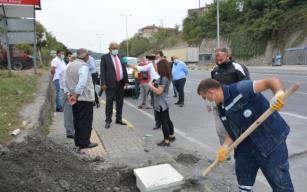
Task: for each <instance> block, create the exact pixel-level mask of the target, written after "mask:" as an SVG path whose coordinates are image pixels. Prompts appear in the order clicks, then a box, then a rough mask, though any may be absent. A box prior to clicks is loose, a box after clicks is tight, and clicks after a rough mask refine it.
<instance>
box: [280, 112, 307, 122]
mask: <svg viewBox="0 0 307 192" xmlns="http://www.w3.org/2000/svg"><path fill="white" fill-rule="evenodd" d="M280 113H281V114H282V115H288V116H291V117H296V118H299V119H305V120H307V117H306V116H303V115H298V114H295V113H289V112H280Z"/></svg>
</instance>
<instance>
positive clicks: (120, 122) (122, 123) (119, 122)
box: [115, 121, 127, 125]
mask: <svg viewBox="0 0 307 192" xmlns="http://www.w3.org/2000/svg"><path fill="white" fill-rule="evenodd" d="M115 123H116V124H119V125H127V123H125V122H123V121H115Z"/></svg>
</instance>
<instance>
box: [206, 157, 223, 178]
mask: <svg viewBox="0 0 307 192" xmlns="http://www.w3.org/2000/svg"><path fill="white" fill-rule="evenodd" d="M218 165H219V161H218V160H215V161H214V162H213V163H211V165H210V166H209V167H207V169H205V171H204V172H203V176H205V177H207V176H208V175H209V173H210V172H211V171H212V170H213V169H214V168H215V167H216V166H218Z"/></svg>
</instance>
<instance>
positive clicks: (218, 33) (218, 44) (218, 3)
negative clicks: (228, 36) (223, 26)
mask: <svg viewBox="0 0 307 192" xmlns="http://www.w3.org/2000/svg"><path fill="white" fill-rule="evenodd" d="M216 40H217V48H220V1H219V0H216Z"/></svg>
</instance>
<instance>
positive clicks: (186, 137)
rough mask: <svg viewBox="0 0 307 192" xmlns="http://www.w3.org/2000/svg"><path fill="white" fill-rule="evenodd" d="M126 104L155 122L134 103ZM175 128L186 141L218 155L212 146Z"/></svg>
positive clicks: (151, 116)
mask: <svg viewBox="0 0 307 192" xmlns="http://www.w3.org/2000/svg"><path fill="white" fill-rule="evenodd" d="M125 104H127V105H129V106H130V107H132V108H134V109H136V110H137V111H139V112H141V113H142V114H144V115H146V116H147V117H149V118H150V119H153V120H154V119H155V117H154V116H153V115H151V114H150V113H148V112H146V111H143V110H139V109H138V108H137V107H136V106H134V105H133V104H132V103H130V102H129V101H125ZM174 128H175V129H176V133H177V134H178V135H180V136H181V137H183V138H185V139H186V140H188V141H190V142H192V143H195V144H197V145H198V146H200V147H202V148H204V149H206V150H208V151H209V152H211V153H214V154H215V153H216V150H215V149H214V148H213V147H211V146H209V145H206V144H205V143H203V142H201V141H199V140H197V139H195V138H193V137H191V136H189V135H188V134H186V133H185V132H183V131H180V130H179V129H178V128H176V127H174Z"/></svg>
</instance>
